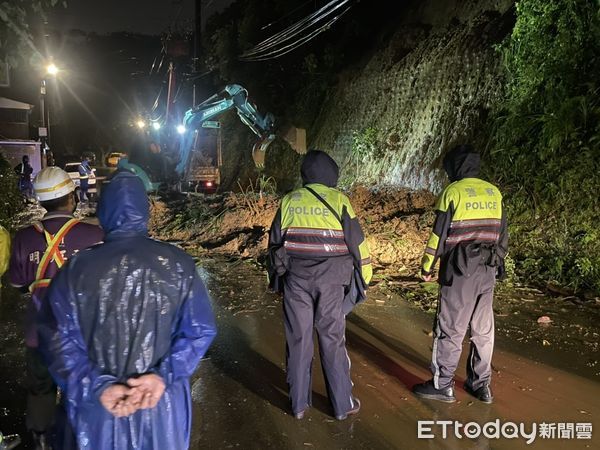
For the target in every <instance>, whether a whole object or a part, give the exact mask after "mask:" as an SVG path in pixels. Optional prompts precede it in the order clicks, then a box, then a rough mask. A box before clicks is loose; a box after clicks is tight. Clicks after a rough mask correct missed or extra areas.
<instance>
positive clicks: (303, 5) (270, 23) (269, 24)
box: [261, 0, 313, 31]
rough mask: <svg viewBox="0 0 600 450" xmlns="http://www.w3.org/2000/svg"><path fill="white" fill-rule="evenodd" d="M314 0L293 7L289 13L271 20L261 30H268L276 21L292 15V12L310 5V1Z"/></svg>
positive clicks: (311, 0)
mask: <svg viewBox="0 0 600 450" xmlns="http://www.w3.org/2000/svg"><path fill="white" fill-rule="evenodd" d="M312 2H313V0H307V1H305V2H304V3H302V4H301V5H300V6H298V7H296V8H294V9H292V10H291V11H290V12H289V13H287V14H285V15H284V16H281V17H280V18H279V19H277V20H274V21H273V22H269V23H268V24H266V25H265V26H263V27H261V31H262V30H266V29H267V28H269V27H271V26H273V25H275V24H276V23H279V22H281V21H282V20H283V19H286V18H288V17H289V16H291V15H292V14H294V13H295V12H296V11H298V10H299V9H302V8H304V7H305V6H306V5H308V4H309V3H312Z"/></svg>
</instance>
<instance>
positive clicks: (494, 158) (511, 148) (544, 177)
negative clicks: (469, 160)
mask: <svg viewBox="0 0 600 450" xmlns="http://www.w3.org/2000/svg"><path fill="white" fill-rule="evenodd" d="M599 7H600V3H598V2H596V1H589V0H521V1H519V2H518V3H517V6H516V15H517V17H516V19H517V20H516V24H515V27H514V29H513V31H512V34H511V35H510V36H509V37H508V38H507V39H506V40H505V42H504V43H503V44H502V45H501V46H500V48H499V50H500V51H501V52H502V56H503V60H504V66H505V68H506V73H507V84H506V95H505V99H504V102H503V103H502V104H501V105H497V106H498V107H497V110H496V117H495V122H494V130H493V139H492V142H491V145H490V148H489V149H488V151H489V155H487V157H486V159H487V162H488V167H487V170H488V174H489V175H490V176H491V177H492V178H493V179H495V180H496V182H497V183H499V184H500V185H501V186H502V187H503V189H504V191H505V193H506V196H505V197H506V204H507V207H508V209H509V214H510V216H509V217H510V222H511V229H510V231H511V241H512V245H511V248H512V250H511V253H512V257H513V259H514V260H515V264H516V273H517V274H520V275H521V276H522V277H524V278H526V279H532V280H537V281H555V282H558V283H560V284H563V285H569V286H570V287H572V288H574V289H588V290H589V289H591V290H594V291H596V292H597V291H600V226H599V225H600V204H599V201H598V197H599V196H598V187H599V186H600V98H599V96H598V94H599V93H600V85H599V84H598V83H599V79H598V76H599V75H600V15H599V14H600V9H599Z"/></svg>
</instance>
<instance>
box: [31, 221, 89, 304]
mask: <svg viewBox="0 0 600 450" xmlns="http://www.w3.org/2000/svg"><path fill="white" fill-rule="evenodd" d="M78 223H79V220H77V219H69V220H68V221H67V222H65V224H64V225H63V226H62V227H61V228H60V230H58V231H57V232H56V234H54V235H52V234H50V233H48V231H47V230H46V229H45V228H44V226H43V225H42V224H41V223H40V222H36V223H34V224H33V226H34V228H35V229H36V230H37V231H39V232H40V233H44V237H45V238H46V244H47V247H46V251H45V252H44V256H42V259H41V260H40V263H39V265H38V268H37V272H36V274H35V281H34V282H33V283H31V284H30V285H29V292H33V291H34V290H35V289H38V288H46V287H48V286H49V285H50V281H52V280H51V279H50V278H45V276H46V271H47V270H48V265H49V264H50V262H52V261H54V263H55V264H56V266H57V267H58V268H59V269H60V268H61V267H62V266H63V265H64V263H65V258H64V257H63V255H62V254H61V253H60V251H59V250H58V246H59V245H60V243H61V242H62V240H63V239H64V237H65V236H66V235H67V233H68V232H69V231H70V230H71V228H73V227H74V226H75V225H77V224H78Z"/></svg>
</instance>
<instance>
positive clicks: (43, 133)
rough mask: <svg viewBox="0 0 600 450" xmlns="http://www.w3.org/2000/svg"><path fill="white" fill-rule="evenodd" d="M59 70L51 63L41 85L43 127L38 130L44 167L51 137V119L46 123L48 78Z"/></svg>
mask: <svg viewBox="0 0 600 450" xmlns="http://www.w3.org/2000/svg"><path fill="white" fill-rule="evenodd" d="M58 72H59V69H58V67H57V66H56V64H54V63H50V64H48V65H47V66H46V73H45V74H44V77H43V78H42V82H41V85H40V116H41V126H40V128H39V130H38V135H39V137H40V143H41V147H42V154H43V159H42V161H43V162H42V166H43V167H45V166H46V164H45V163H46V153H47V149H48V148H49V146H48V142H49V135H50V132H49V131H50V118H48V121H47V122H46V114H47V112H46V77H47V76H49V75H50V76H53V77H54V76H55V75H56V74H58Z"/></svg>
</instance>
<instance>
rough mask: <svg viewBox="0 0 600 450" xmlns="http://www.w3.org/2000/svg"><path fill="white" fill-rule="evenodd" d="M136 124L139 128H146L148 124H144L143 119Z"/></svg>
mask: <svg viewBox="0 0 600 450" xmlns="http://www.w3.org/2000/svg"><path fill="white" fill-rule="evenodd" d="M135 124H136V126H137V127H138V128H144V127H145V126H146V122H144V121H143V120H142V119H140V120H138V121H137V122H136V123H135Z"/></svg>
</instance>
